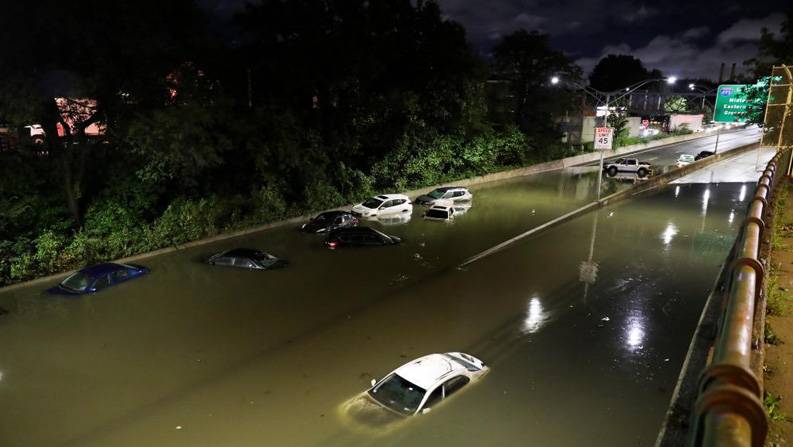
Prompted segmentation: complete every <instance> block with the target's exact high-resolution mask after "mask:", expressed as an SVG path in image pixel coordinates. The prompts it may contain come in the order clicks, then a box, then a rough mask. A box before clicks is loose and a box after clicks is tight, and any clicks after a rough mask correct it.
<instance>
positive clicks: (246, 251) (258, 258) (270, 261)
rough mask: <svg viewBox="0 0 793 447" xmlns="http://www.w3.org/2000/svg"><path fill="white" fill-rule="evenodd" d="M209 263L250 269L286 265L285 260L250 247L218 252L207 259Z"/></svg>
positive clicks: (264, 268)
mask: <svg viewBox="0 0 793 447" xmlns="http://www.w3.org/2000/svg"><path fill="white" fill-rule="evenodd" d="M207 263H208V264H210V265H221V266H225V267H237V268H244V269H250V270H268V269H274V268H278V267H283V266H285V265H286V261H285V260H283V259H278V258H276V257H275V256H273V255H271V254H269V253H265V252H263V251H260V250H254V249H252V248H235V249H233V250H228V251H224V252H220V253H218V254H215V255H212V256H210V258H209V259H207Z"/></svg>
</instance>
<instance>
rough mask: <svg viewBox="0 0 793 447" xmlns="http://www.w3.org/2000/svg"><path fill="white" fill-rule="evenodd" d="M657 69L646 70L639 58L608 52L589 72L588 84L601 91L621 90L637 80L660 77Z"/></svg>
mask: <svg viewBox="0 0 793 447" xmlns="http://www.w3.org/2000/svg"><path fill="white" fill-rule="evenodd" d="M660 77H662V74H661V72H660V71H658V70H651V71H650V70H647V69H646V68H644V64H642V61H640V60H639V59H636V58H635V57H633V56H629V55H626V54H619V55H616V54H609V55H608V56H606V57H604V58H603V59H601V60H600V61H599V62H598V63H597V65H595V68H593V69H592V73H590V74H589V85H590V86H592V88H595V89H598V90H600V91H603V92H613V91H617V90H622V89H624V88H626V87H629V86H631V85H633V84H636V83H637V82H641V81H644V80H647V79H653V78H660Z"/></svg>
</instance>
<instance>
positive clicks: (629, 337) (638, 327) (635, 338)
mask: <svg viewBox="0 0 793 447" xmlns="http://www.w3.org/2000/svg"><path fill="white" fill-rule="evenodd" d="M642 341H644V326H643V325H642V322H641V321H640V320H639V319H638V318H631V319H630V320H629V321H628V326H627V327H626V328H625V343H626V344H627V345H628V349H630V350H635V349H641V347H642Z"/></svg>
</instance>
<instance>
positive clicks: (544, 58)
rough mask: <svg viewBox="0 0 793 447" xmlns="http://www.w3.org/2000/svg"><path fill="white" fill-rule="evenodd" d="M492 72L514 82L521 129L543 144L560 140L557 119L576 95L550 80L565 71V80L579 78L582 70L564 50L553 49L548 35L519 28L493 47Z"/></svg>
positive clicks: (518, 120)
mask: <svg viewBox="0 0 793 447" xmlns="http://www.w3.org/2000/svg"><path fill="white" fill-rule="evenodd" d="M493 72H494V76H495V77H497V78H498V79H501V80H507V81H509V83H510V84H511V89H512V94H513V97H514V100H515V108H516V110H515V120H516V123H517V124H518V126H519V127H520V129H521V130H523V131H524V132H525V133H527V134H528V135H529V136H530V137H533V138H535V139H539V140H540V141H541V143H540V144H546V143H547V144H553V143H555V142H557V141H558V140H559V138H558V136H559V135H558V127H557V124H556V123H557V118H559V117H560V116H562V115H563V114H564V113H565V112H566V111H567V110H569V109H570V108H572V106H573V101H574V97H575V96H574V95H573V94H570V93H568V92H567V91H566V90H564V89H559V88H555V87H550V86H549V80H550V79H551V77H552V76H554V75H556V74H559V73H563V74H564V76H565V78H566V79H568V80H571V81H577V80H579V79H580V76H581V69H580V68H579V67H578V66H576V65H575V64H574V63H573V62H572V61H571V60H570V59H569V58H568V57H567V56H566V55H565V54H564V53H562V52H560V51H556V50H554V49H552V48H551V46H550V43H549V41H548V36H547V35H545V34H540V33H538V32H536V31H532V32H528V31H525V30H519V31H516V32H514V33H512V34H509V35H506V36H504V37H503V38H502V39H501V41H500V42H499V43H498V44H497V45H496V46H495V47H494V48H493Z"/></svg>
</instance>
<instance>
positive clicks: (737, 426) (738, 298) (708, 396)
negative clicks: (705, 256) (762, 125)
mask: <svg viewBox="0 0 793 447" xmlns="http://www.w3.org/2000/svg"><path fill="white" fill-rule="evenodd" d="M789 156H790V153H789V152H779V153H777V154H776V155H775V156H774V157H773V158H772V159H771V161H769V162H768V165H767V166H766V168H765V171H764V172H763V174H762V176H761V177H760V180H759V181H758V183H757V187H756V188H755V193H754V197H753V198H752V199H751V201H750V202H749V208H748V210H747V217H746V219H745V220H744V222H743V224H742V228H741V231H740V233H739V235H738V238H739V239H738V243H737V245H736V249H737V250H736V256H735V260H734V261H733V262H732V264H731V265H730V272H729V282H728V286H727V293H726V302H725V306H724V311H723V312H724V313H723V316H722V318H721V322H720V326H719V331H718V336H717V338H716V341H715V344H714V346H713V354H712V358H711V361H710V363H709V365H708V366H707V367H706V368H705V370H704V372H703V373H702V375H701V377H700V382H699V393H698V398H697V402H696V405H695V408H694V412H693V414H692V417H693V421H692V423H693V426H692V431H691V438H690V440H691V443H690V444H691V445H692V446H696V447H700V446H703V447H712V446H719V447H733V446H735V447H749V446H751V447H762V446H763V443H764V441H765V437H766V433H767V431H768V421H767V419H766V413H765V409H764V408H763V401H762V399H763V390H762V385H761V381H760V380H759V379H758V377H757V375H756V374H755V373H754V371H753V368H752V367H753V366H754V365H752V358H753V355H752V354H753V349H756V348H757V343H758V342H757V341H756V340H753V334H755V333H756V331H755V329H756V328H754V327H753V325H754V322H755V321H756V318H755V317H756V316H757V312H764V308H763V309H761V306H764V302H763V301H762V299H763V296H764V294H763V278H764V273H765V269H764V267H763V264H762V263H761V262H760V259H759V253H760V245H761V241H762V237H763V232H764V231H765V229H766V228H765V223H764V221H763V217H764V214H765V212H766V210H767V207H768V200H769V199H770V198H771V194H772V192H773V190H774V187H775V186H776V184H777V183H778V181H779V179H780V178H782V177H783V176H784V175H783V174H779V175H777V168H778V167H780V166H785V163H784V162H783V161H782V159H783V157H784V158H787V157H789ZM782 169H784V168H782ZM761 321H762V319H761ZM760 333H762V331H761V332H760ZM760 342H761V341H760Z"/></svg>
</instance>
